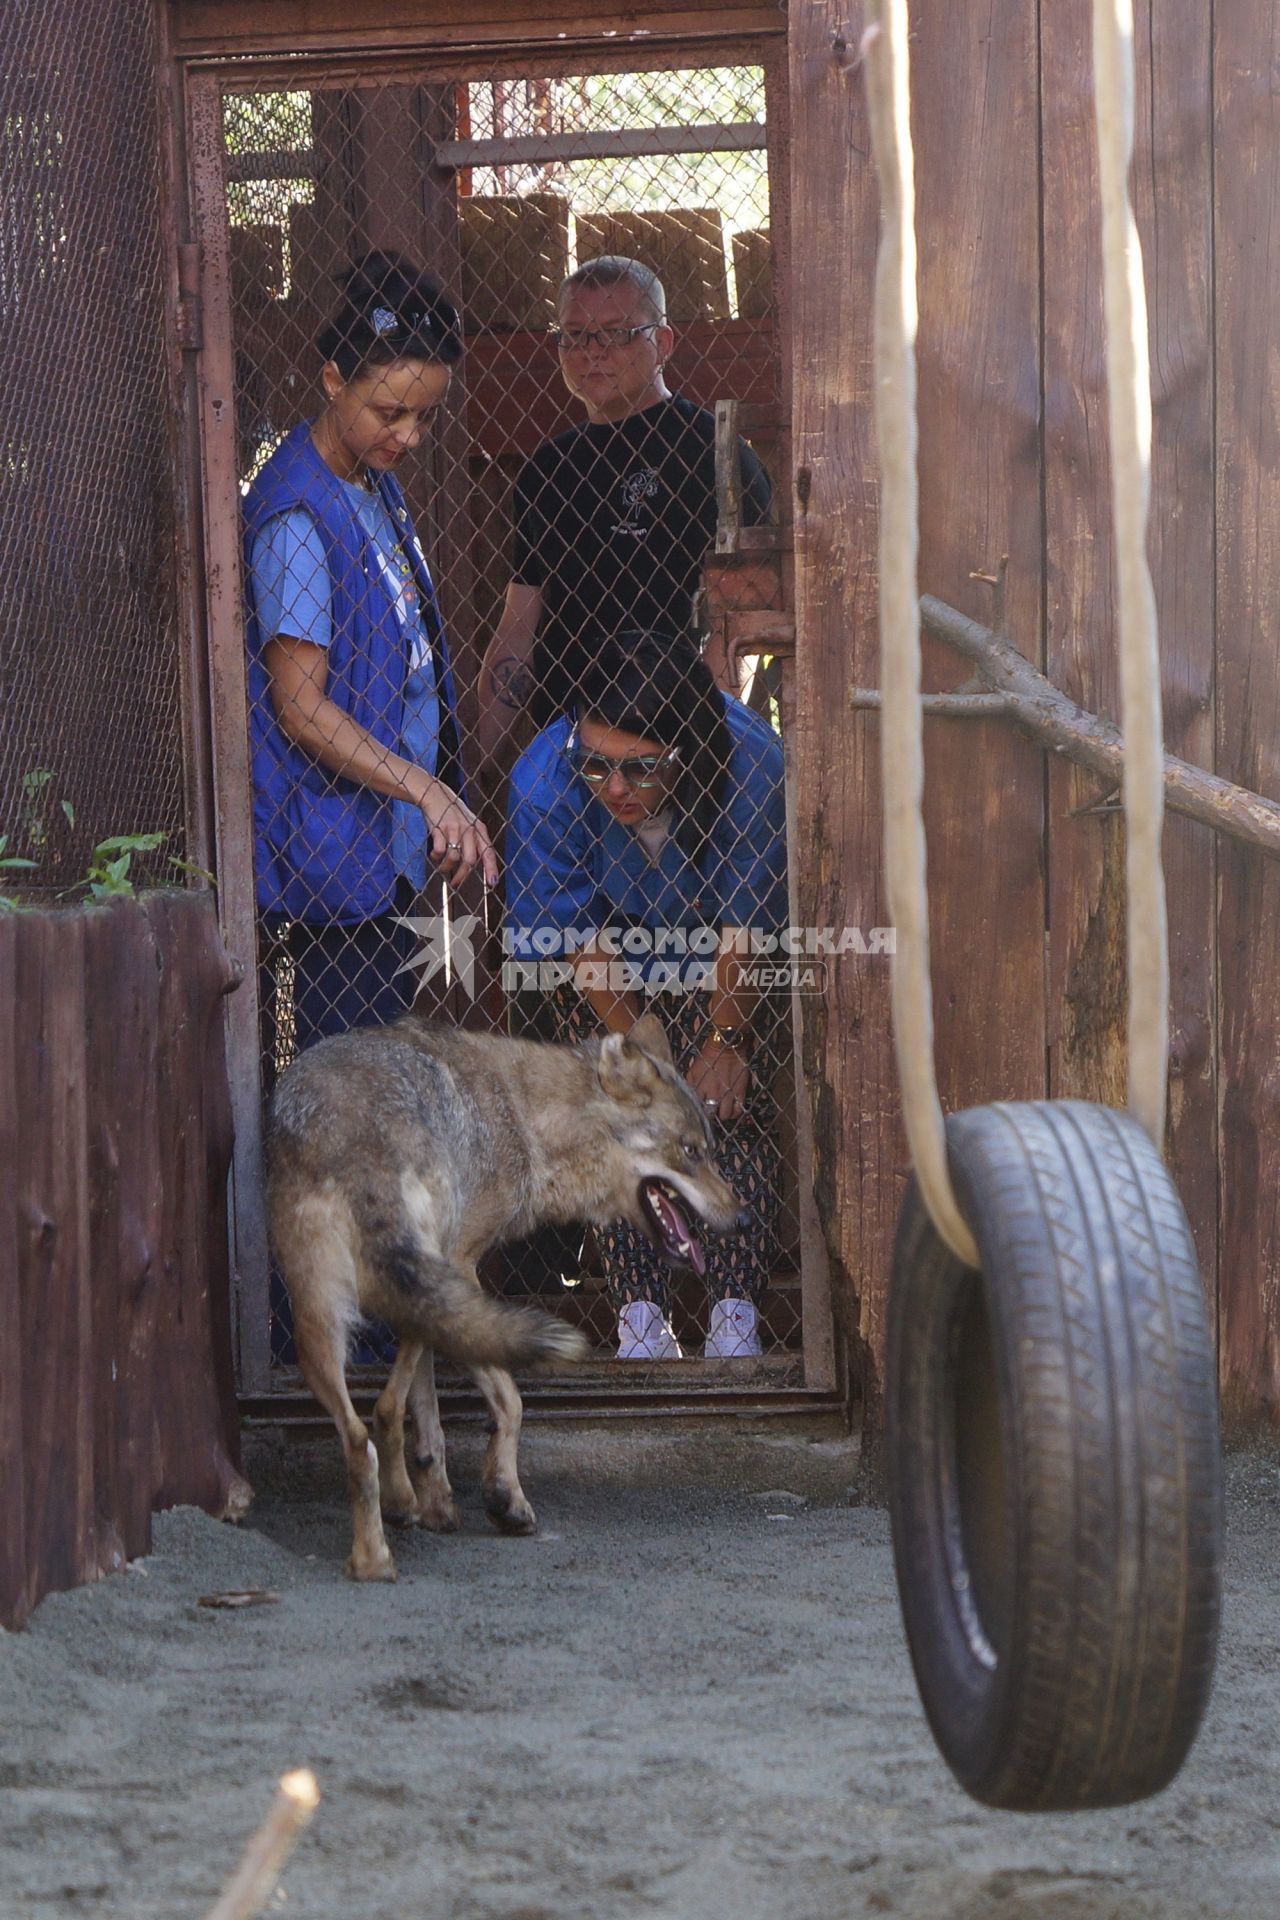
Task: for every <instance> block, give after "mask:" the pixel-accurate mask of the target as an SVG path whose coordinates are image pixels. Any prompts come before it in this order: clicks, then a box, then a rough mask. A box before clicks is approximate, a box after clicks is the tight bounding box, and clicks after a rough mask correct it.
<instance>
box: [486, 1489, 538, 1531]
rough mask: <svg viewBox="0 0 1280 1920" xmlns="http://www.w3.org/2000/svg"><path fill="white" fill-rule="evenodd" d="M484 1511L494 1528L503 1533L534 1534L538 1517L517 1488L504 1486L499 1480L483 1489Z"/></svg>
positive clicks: (536, 1529)
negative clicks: (498, 1528) (499, 1529)
mask: <svg viewBox="0 0 1280 1920" xmlns="http://www.w3.org/2000/svg"><path fill="white" fill-rule="evenodd" d="M484 1510H485V1512H486V1513H487V1514H488V1516H489V1518H490V1519H491V1520H492V1522H493V1524H494V1526H495V1527H500V1528H501V1529H502V1531H503V1533H536V1532H537V1531H538V1516H537V1514H536V1513H535V1512H534V1510H533V1508H532V1507H531V1506H530V1505H529V1502H528V1501H527V1500H526V1499H525V1497H524V1495H523V1493H521V1492H520V1490H519V1488H515V1489H513V1488H511V1487H508V1486H506V1485H505V1484H504V1483H503V1482H502V1481H501V1480H498V1481H495V1482H494V1483H493V1485H492V1486H487V1487H486V1488H485V1489H484Z"/></svg>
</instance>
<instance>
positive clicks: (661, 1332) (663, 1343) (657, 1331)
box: [617, 1300, 684, 1360]
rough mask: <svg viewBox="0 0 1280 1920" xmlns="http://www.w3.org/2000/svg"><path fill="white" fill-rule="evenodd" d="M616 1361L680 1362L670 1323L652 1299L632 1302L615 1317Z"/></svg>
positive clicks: (680, 1354)
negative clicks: (616, 1323) (616, 1336)
mask: <svg viewBox="0 0 1280 1920" xmlns="http://www.w3.org/2000/svg"><path fill="white" fill-rule="evenodd" d="M617 1357H618V1359H619V1360H683V1359H684V1355H683V1353H682V1352H681V1351H680V1342H679V1341H678V1340H677V1339H676V1336H675V1334H674V1333H673V1332H672V1330H671V1322H670V1321H669V1320H668V1319H667V1316H666V1315H665V1314H664V1313H663V1311H662V1308H661V1307H658V1306H655V1305H654V1303H653V1301H652V1300H633V1301H632V1302H631V1303H630V1305H629V1306H625V1307H624V1308H623V1309H622V1311H621V1313H620V1314H619V1315H618V1356H617Z"/></svg>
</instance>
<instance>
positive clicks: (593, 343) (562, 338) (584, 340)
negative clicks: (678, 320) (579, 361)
mask: <svg viewBox="0 0 1280 1920" xmlns="http://www.w3.org/2000/svg"><path fill="white" fill-rule="evenodd" d="M665 325H666V322H665V321H664V320H646V321H645V322H644V323H643V325H642V326H638V327H596V328H594V329H593V330H591V331H590V332H586V333H579V332H577V331H575V330H571V329H569V328H566V327H553V328H552V330H551V340H552V344H553V345H554V346H555V347H556V348H557V349H558V351H559V352H561V353H585V351H586V349H587V348H588V347H599V348H600V349H601V350H602V351H603V352H605V353H608V352H611V351H614V350H615V349H617V348H619V347H629V346H630V345H631V342H632V341H633V340H634V339H635V338H636V336H637V335H638V334H641V333H652V332H653V330H654V328H655V327H661V326H665Z"/></svg>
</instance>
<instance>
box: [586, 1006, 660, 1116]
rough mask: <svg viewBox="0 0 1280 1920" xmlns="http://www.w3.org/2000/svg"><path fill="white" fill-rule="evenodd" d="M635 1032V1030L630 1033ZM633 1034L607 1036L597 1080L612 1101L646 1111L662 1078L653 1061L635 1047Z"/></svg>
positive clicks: (602, 1042) (602, 1043) (601, 1045)
mask: <svg viewBox="0 0 1280 1920" xmlns="http://www.w3.org/2000/svg"><path fill="white" fill-rule="evenodd" d="M638 1024H639V1022H637V1025H638ZM634 1032H635V1027H633V1028H632V1029H631V1033H634ZM631 1033H609V1034H606V1035H605V1037H604V1039H603V1040H602V1041H601V1043H600V1064H599V1066H598V1067H597V1069H596V1076H597V1078H598V1079H599V1082H600V1085H601V1087H602V1089H603V1090H604V1092H605V1093H607V1094H608V1096H609V1098H610V1100H620V1101H621V1102H622V1103H623V1105H624V1106H631V1107H647V1106H648V1105H649V1102H650V1101H651V1100H652V1099H653V1089H654V1088H655V1087H656V1086H657V1084H658V1081H659V1079H660V1077H661V1076H660V1075H659V1073H658V1070H657V1068H656V1067H655V1066H654V1064H653V1062H652V1060H650V1059H649V1058H648V1056H647V1055H646V1054H645V1053H643V1052H642V1051H641V1049H640V1048H639V1047H637V1046H633V1045H632V1041H631Z"/></svg>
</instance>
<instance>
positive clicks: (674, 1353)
mask: <svg viewBox="0 0 1280 1920" xmlns="http://www.w3.org/2000/svg"><path fill="white" fill-rule="evenodd" d="M507 866H508V873H507V911H506V936H505V938H506V947H507V954H508V966H509V968H510V974H509V977H510V978H511V980H512V982H513V984H517V985H519V984H522V983H529V984H533V985H537V986H538V987H540V988H542V989H543V990H546V991H550V992H553V993H554V996H555V998H554V1003H553V1004H554V1007H555V1011H556V1014H557V1017H558V1023H559V1027H560V1032H561V1037H562V1038H564V1039H576V1038H581V1037H583V1036H584V1035H585V1034H587V1033H589V1032H591V1031H599V1029H600V1028H601V1027H604V1028H607V1029H608V1030H609V1031H611V1032H619V1033H623V1032H626V1031H627V1030H628V1029H629V1028H630V1026H631V1025H632V1023H633V1022H634V1021H635V1019H636V1018H637V1017H638V1015H639V1014H640V1013H641V1012H643V1011H644V1009H645V1007H646V1005H650V1006H653V1007H654V1008H655V1009H660V1010H661V1012H662V1014H663V1016H664V1018H665V1024H666V1027H667V1032H668V1036H669V1038H670V1041H671V1047H672V1052H673V1054H674V1056H675V1061H676V1065H677V1066H678V1067H679V1068H680V1070H681V1072H682V1073H684V1074H685V1075H686V1076H687V1078H688V1080H689V1083H690V1085H691V1086H692V1087H693V1089H694V1091H695V1092H696V1093H697V1094H699V1095H700V1097H701V1098H702V1100H703V1101H704V1103H705V1105H706V1107H707V1111H708V1113H709V1114H710V1115H711V1116H712V1117H713V1118H714V1119H716V1120H717V1121H718V1122H719V1123H720V1129H721V1130H720V1133H719V1146H718V1150H717V1154H716V1162H717V1165H718V1166H719V1168H720V1171H721V1172H722V1173H723V1174H724V1176H725V1178H726V1179H727V1180H728V1181H729V1183H730V1185H731V1186H732V1187H733V1188H734V1190H735V1192H736V1193H737V1194H738V1197H739V1198H740V1199H741V1200H742V1201H743V1202H744V1204H745V1206H746V1209H747V1211H748V1213H749V1214H750V1215H751V1218H752V1224H751V1226H750V1227H749V1228H748V1229H747V1230H746V1231H745V1232H744V1233H742V1234H741V1235H739V1236H735V1237H734V1238H731V1239H727V1240H723V1241H711V1242H709V1243H708V1245H707V1248H706V1273H705V1281H706V1287H707V1294H708V1301H707V1307H708V1313H707V1323H706V1338H705V1346H704V1349H703V1350H704V1353H705V1354H706V1356H707V1357H708V1358H709V1359H750V1358H754V1357H755V1356H757V1355H758V1354H759V1353H760V1351H761V1341H760V1330H759V1322H758V1313H757V1309H758V1305H759V1301H760V1297H761V1294H762V1293H763V1292H764V1290H765V1288H766V1287H767V1286H768V1284H769V1280H770V1277H771V1273H772V1269H773V1264H774V1261H775V1257H776V1252H777V1249H776V1240H775V1226H776V1219H777V1213H778V1205H779V1193H780V1177H781V1169H780V1164H779V1155H778V1148H777V1143H776V1134H777V1124H776V1122H777V1116H776V1112H775V1110H774V1092H773V1089H774V1082H775V1080H776V1079H777V1075H778V1069H779V1064H780V1061H779V1041H780V1038H781V1035H782V1032H783V1027H782V1022H781V1019H780V1009H779V1008H778V1007H776V1006H775V1005H774V1004H773V1003H772V1002H771V1000H770V998H769V996H768V994H767V993H763V992H761V991H760V990H759V987H758V983H757V975H758V969H757V968H756V967H755V966H754V965H753V954H758V953H759V952H760V951H761V950H764V951H766V952H767V951H771V950H772V947H773V945H774V943H775V941H776V937H777V935H778V933H779V931H780V930H781V929H782V927H783V926H784V924H785V922H786V918H787V844H786V802H785V789H784V783H783V756H782V742H781V741H780V740H779V738H778V736H777V734H776V733H775V732H774V731H773V729H772V728H771V727H770V726H769V725H768V724H767V722H766V721H764V720H762V719H761V718H760V716H759V714H756V713H753V712H752V711H751V709H750V708H749V707H746V706H744V705H743V704H742V702H741V701H739V700H734V699H730V698H729V697H728V696H727V695H725V694H723V693H721V692H720V690H719V688H718V687H717V686H716V684H715V681H714V680H713V678H712V675H711V671H710V669H709V667H708V666H707V664H706V661H705V660H703V659H702V658H701V657H700V656H699V654H698V652H697V649H696V647H695V646H694V644H693V642H692V641H691V640H689V639H687V638H686V637H685V636H684V635H682V634H675V635H650V634H641V633H631V634H619V635H617V636H614V637H612V638H609V639H606V640H602V641H600V642H599V643H598V644H597V645H596V647H595V648H594V650H593V653H592V657H591V660H590V663H589V664H588V666H587V667H586V668H585V670H584V671H583V673H582V677H581V679H580V681H579V685H578V691H577V699H576V710H575V712H574V713H573V714H571V715H567V716H565V717H563V718H562V719H560V720H556V721H553V722H552V724H551V725H550V726H549V727H547V728H545V729H544V730H543V732H541V733H540V734H539V735H538V736H537V738H536V739H535V740H534V741H533V743H532V745H531V746H530V747H529V748H528V750H527V752H525V753H524V754H523V755H522V756H521V758H520V760H519V761H518V762H517V763H516V766H515V768H514V770H513V772H512V776H511V795H510V819H509V830H508V837H507ZM570 960H571V962H572V975H573V978H572V981H571V982H570V981H565V982H564V984H557V983H558V981H559V980H560V977H561V976H563V975H564V974H565V973H566V972H568V971H569V966H568V965H567V964H566V963H567V962H569V961H570ZM600 1251H601V1256H602V1260H603V1265H604V1270H605V1278H606V1280H607V1282H608V1285H609V1292H610V1298H611V1300H612V1303H613V1305H614V1306H615V1308H616V1309H617V1312H618V1349H617V1351H618V1358H619V1359H620V1360H675V1359H680V1358H682V1357H683V1356H682V1354H681V1349H680V1346H679V1344H678V1342H677V1339H676V1335H675V1332H674V1330H673V1328H672V1325H671V1321H670V1317H669V1307H670V1295H669V1290H668V1284H667V1278H666V1271H665V1268H664V1266H663V1265H662V1263H661V1262H660V1261H659V1259H658V1257H657V1255H656V1254H655V1252H654V1250H653V1248H652V1247H651V1245H650V1244H649V1242H648V1241H647V1240H646V1239H645V1238H644V1236H643V1235H641V1234H639V1233H637V1232H636V1230H635V1229H634V1228H632V1227H629V1226H619V1227H617V1228H615V1229H611V1230H610V1231H609V1232H607V1233H605V1234H603V1235H601V1236H600Z"/></svg>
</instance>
